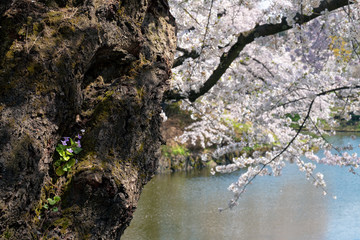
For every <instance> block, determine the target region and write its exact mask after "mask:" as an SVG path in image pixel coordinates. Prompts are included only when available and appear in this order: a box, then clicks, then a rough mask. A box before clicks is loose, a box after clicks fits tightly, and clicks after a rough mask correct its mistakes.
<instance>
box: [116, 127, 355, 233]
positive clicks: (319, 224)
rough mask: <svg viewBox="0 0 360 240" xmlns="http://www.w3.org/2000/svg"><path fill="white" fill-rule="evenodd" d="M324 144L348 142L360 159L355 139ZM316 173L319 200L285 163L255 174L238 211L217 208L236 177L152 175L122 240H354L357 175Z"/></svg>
mask: <svg viewBox="0 0 360 240" xmlns="http://www.w3.org/2000/svg"><path fill="white" fill-rule="evenodd" d="M331 142H334V143H335V145H337V146H339V145H344V144H347V143H349V142H350V143H352V144H354V146H356V149H355V150H356V151H358V154H359V155H360V150H359V147H357V146H358V145H359V143H360V135H358V138H356V139H355V140H353V139H351V138H350V135H349V134H342V135H340V136H336V137H333V138H331ZM318 154H319V155H321V154H322V153H321V152H319V153H318ZM316 170H317V171H320V172H322V173H324V175H325V180H326V182H327V189H328V195H326V196H323V194H322V190H321V189H317V188H315V187H313V185H312V184H311V182H309V181H307V180H306V178H305V176H304V174H303V173H301V172H299V171H298V170H297V166H296V165H295V164H290V165H288V166H287V167H285V169H284V171H283V174H282V176H281V177H268V176H267V177H258V178H257V179H256V180H255V181H254V182H253V184H251V185H250V186H249V188H248V190H247V192H246V193H245V194H244V195H243V197H242V198H241V199H240V201H239V206H237V207H235V208H234V209H233V210H227V211H223V212H219V211H218V208H219V207H224V206H226V204H227V201H228V200H229V199H230V198H231V197H232V195H231V193H230V192H229V191H228V190H227V187H228V185H229V184H230V183H231V182H234V181H236V179H237V178H238V176H239V173H240V172H235V173H232V174H216V175H215V176H212V175H210V173H209V170H203V171H200V172H191V173H175V174H171V175H158V176H155V177H154V178H153V180H151V181H150V182H149V183H148V184H147V185H146V187H145V188H144V190H143V193H142V195H141V198H140V201H139V205H138V209H137V210H136V211H135V214H134V219H133V220H132V222H131V224H130V226H129V227H128V228H127V229H126V230H125V234H124V235H123V237H122V238H121V239H125V240H141V239H146V240H169V239H174V240H178V239H184V240H188V239H194V240H201V239H249V240H272V239H273V240H311V239H314V240H360V176H356V175H353V174H351V173H349V172H348V169H347V168H341V167H331V166H323V165H318V166H317V168H316ZM332 195H336V197H337V199H336V200H335V199H333V198H332Z"/></svg>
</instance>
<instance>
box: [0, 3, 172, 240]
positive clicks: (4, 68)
mask: <svg viewBox="0 0 360 240" xmlns="http://www.w3.org/2000/svg"><path fill="white" fill-rule="evenodd" d="M0 39H1V42H0V211H1V214H0V230H1V233H0V238H1V239H119V238H120V236H121V234H122V233H123V231H124V229H125V228H126V227H127V226H128V225H129V222H130V220H131V218H132V214H133V212H134V210H135V208H136V204H137V201H138V199H139V195H140V192H141V189H142V187H143V185H144V184H146V182H148V181H149V180H150V179H151V177H152V175H153V174H154V172H155V170H156V167H157V157H158V154H159V151H158V150H159V146H160V140H161V139H160V131H159V127H160V123H161V119H160V116H159V113H160V111H161V108H160V103H161V99H162V95H163V92H164V90H165V89H166V87H167V82H166V81H167V79H168V78H169V75H170V69H171V63H172V60H173V52H174V50H175V47H176V46H175V45H176V43H175V22H174V19H173V18H172V17H171V15H170V13H169V9H168V5H167V3H166V1H165V0H124V1H116V0H36V1H32V0H12V1H11V0H5V1H1V2H0ZM80 129H85V134H84V136H83V139H82V148H83V151H82V152H81V153H80V155H79V157H78V162H77V164H76V165H75V166H74V167H73V168H72V169H71V171H70V172H69V173H67V174H65V175H64V176H61V177H59V176H57V175H56V174H55V172H54V166H53V163H54V159H56V158H57V157H58V156H57V155H56V153H55V147H56V145H57V144H58V143H59V141H60V139H61V137H64V136H69V137H71V136H72V137H73V136H74V135H76V134H77V133H79V132H80ZM55 195H59V196H60V197H61V201H60V203H59V205H58V208H59V211H58V212H54V211H51V210H50V209H45V208H44V204H45V203H46V199H47V198H49V197H50V198H51V197H54V196H55Z"/></svg>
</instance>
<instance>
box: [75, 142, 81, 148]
mask: <svg viewBox="0 0 360 240" xmlns="http://www.w3.org/2000/svg"><path fill="white" fill-rule="evenodd" d="M76 143H77V145H78V147H79V148H81V144H80V140H77V141H76Z"/></svg>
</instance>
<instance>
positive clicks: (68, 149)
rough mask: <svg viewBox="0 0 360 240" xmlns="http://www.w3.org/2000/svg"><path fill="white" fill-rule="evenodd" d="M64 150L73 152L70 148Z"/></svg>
mask: <svg viewBox="0 0 360 240" xmlns="http://www.w3.org/2000/svg"><path fill="white" fill-rule="evenodd" d="M66 151H68V152H69V153H73V152H74V151H73V150H72V149H71V148H67V149H66Z"/></svg>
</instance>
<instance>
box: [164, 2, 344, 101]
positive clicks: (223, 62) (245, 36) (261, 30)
mask: <svg viewBox="0 0 360 240" xmlns="http://www.w3.org/2000/svg"><path fill="white" fill-rule="evenodd" d="M349 4H351V3H349V1H348V0H323V1H322V2H321V3H320V6H319V7H317V8H314V9H313V14H311V15H310V16H307V15H303V14H301V13H297V14H296V15H295V17H294V21H295V22H296V23H297V24H299V25H301V24H304V23H307V22H309V21H310V20H312V19H315V18H317V17H319V16H321V12H323V11H325V10H326V9H327V10H328V11H333V10H336V9H338V8H341V7H343V6H346V5H349ZM286 19H287V18H286V17H284V18H282V20H281V23H277V24H263V25H256V26H255V28H253V29H252V30H250V31H247V32H242V33H240V34H239V37H238V39H237V41H236V43H235V44H234V45H233V46H232V47H231V48H230V50H229V51H228V52H225V53H223V54H222V56H221V57H220V63H219V65H218V66H217V68H216V69H215V70H214V71H213V73H212V74H211V76H210V77H209V78H208V80H206V82H205V83H204V85H203V86H202V87H201V88H200V89H199V90H198V91H190V92H189V94H188V95H187V96H182V95H180V94H179V93H176V92H171V91H170V92H167V93H165V95H164V97H165V99H167V100H171V99H173V100H181V99H185V98H187V99H189V100H190V101H191V102H194V101H195V100H196V99H197V98H199V97H201V96H202V95H204V94H205V93H207V92H208V91H209V90H210V89H211V88H212V87H213V86H214V85H215V84H216V83H217V82H218V81H219V80H220V78H221V77H222V75H223V74H224V73H225V72H226V70H227V69H228V68H229V66H230V65H231V63H232V62H233V61H234V60H235V59H236V58H237V57H238V56H239V54H240V52H241V51H242V50H243V49H244V47H245V46H246V45H248V44H249V43H252V42H253V41H254V40H255V38H258V37H266V36H270V35H274V34H277V33H280V32H283V31H286V30H289V29H291V28H292V27H293V26H289V25H288V23H287V20H286ZM184 55H185V54H184ZM192 56H195V55H192ZM184 60H185V58H184V59H183V60H182V62H183V61H184ZM179 63H180V61H176V64H177V65H176V66H179V65H178V64H179ZM174 66H175V63H174Z"/></svg>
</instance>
